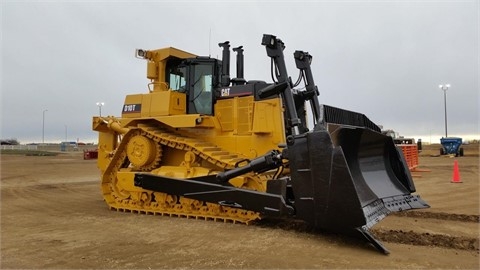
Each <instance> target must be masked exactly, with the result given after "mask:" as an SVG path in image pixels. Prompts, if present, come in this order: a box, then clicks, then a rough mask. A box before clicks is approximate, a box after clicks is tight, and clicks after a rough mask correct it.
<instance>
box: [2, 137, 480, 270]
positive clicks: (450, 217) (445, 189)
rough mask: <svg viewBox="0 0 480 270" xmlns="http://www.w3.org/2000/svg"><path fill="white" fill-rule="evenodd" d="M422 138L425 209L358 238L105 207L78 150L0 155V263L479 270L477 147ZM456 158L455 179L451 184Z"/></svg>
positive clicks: (419, 176) (92, 164)
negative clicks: (452, 148) (458, 150)
mask: <svg viewBox="0 0 480 270" xmlns="http://www.w3.org/2000/svg"><path fill="white" fill-rule="evenodd" d="M464 147H465V156H464V157H458V158H449V157H445V156H442V157H435V156H432V155H436V154H437V153H438V148H439V146H438V145H437V146H435V145H433V146H429V147H424V150H423V151H422V152H421V154H420V162H419V163H420V167H419V169H421V170H430V172H414V173H413V174H414V176H415V177H414V180H415V184H416V187H417V193H418V194H420V195H421V196H422V198H423V199H424V200H425V201H427V202H428V203H429V204H430V205H431V208H429V209H426V210H419V211H411V212H405V213H404V214H403V213H402V214H396V215H390V216H388V217H387V218H386V219H384V220H383V221H381V222H380V223H379V224H377V225H375V226H374V227H373V228H372V232H373V234H375V235H376V236H377V237H378V238H379V239H381V240H382V241H383V244H384V245H385V246H386V247H387V248H388V249H389V250H390V252H391V253H390V255H388V256H386V255H383V254H381V253H379V252H377V251H376V250H375V249H374V248H373V247H371V246H370V245H368V244H365V243H363V242H361V241H357V240H355V239H351V238H348V237H342V236H338V235H332V234H320V233H314V232H310V231H308V230H303V229H299V228H294V227H292V226H282V225H281V224H280V223H271V222H270V223H269V222H259V223H258V224H256V225H250V226H246V225H239V224H230V223H219V222H213V221H204V220H192V219H185V218H170V217H161V216H152V215H142V214H132V213H123V212H115V211H110V210H108V208H107V206H106V204H105V203H104V202H103V199H102V195H101V192H100V185H99V181H100V180H99V178H100V177H99V172H98V170H97V168H96V161H95V160H83V156H82V153H81V152H80V153H79V152H66V153H62V154H60V155H58V156H53V157H48V156H21V155H2V156H1V262H0V268H1V269H15V268H16V269H19V268H21V269H27V268H30V269H46V268H49V269H51V268H56V269H59V268H61V269H86V268H93V269H101V268H103V269H104V268H108V269H113V268H122V269H134V268H135V269H156V268H157V269H158V268H204V269H205V268H208V269H211V268H217V269H219V268H222V269H225V268H230V269H232V268H250V269H252V268H254V269H260V268H262V269H266V268H270V269H280V268H281V269H287V268H289V269H299V268H301V269H305V268H310V269H318V268H368V269H373V268H377V269H387V268H388V269H407V268H408V269H412V268H414V269H419V268H424V269H425V268H427V269H431V268H436V269H479V267H480V265H479V180H480V179H479V176H480V173H479V153H478V152H479V151H478V144H476V145H466V146H464ZM454 160H457V161H458V165H459V171H460V177H461V181H462V183H451V180H452V174H453V164H454Z"/></svg>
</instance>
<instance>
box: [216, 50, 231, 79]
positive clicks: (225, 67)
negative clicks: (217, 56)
mask: <svg viewBox="0 0 480 270" xmlns="http://www.w3.org/2000/svg"><path fill="white" fill-rule="evenodd" d="M218 46H219V47H222V48H223V51H222V78H221V84H222V86H229V85H230V41H225V42H223V43H218Z"/></svg>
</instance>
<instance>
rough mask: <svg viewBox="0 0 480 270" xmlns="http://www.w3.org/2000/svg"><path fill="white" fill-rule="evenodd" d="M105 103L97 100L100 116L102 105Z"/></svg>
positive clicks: (100, 114)
mask: <svg viewBox="0 0 480 270" xmlns="http://www.w3.org/2000/svg"><path fill="white" fill-rule="evenodd" d="M103 105H105V103H104V102H97V106H98V113H99V116H102V106H103Z"/></svg>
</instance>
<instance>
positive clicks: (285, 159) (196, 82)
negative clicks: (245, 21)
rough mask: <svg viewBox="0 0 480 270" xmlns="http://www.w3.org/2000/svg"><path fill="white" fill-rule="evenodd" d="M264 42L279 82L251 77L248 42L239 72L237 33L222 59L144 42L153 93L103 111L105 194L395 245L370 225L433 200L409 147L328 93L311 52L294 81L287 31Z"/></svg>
mask: <svg viewBox="0 0 480 270" xmlns="http://www.w3.org/2000/svg"><path fill="white" fill-rule="evenodd" d="M261 44H262V45H263V46H265V48H266V52H267V55H268V57H269V58H270V60H271V68H272V70H271V74H272V80H273V81H272V82H265V81H260V80H246V79H245V78H243V77H244V75H243V73H244V55H243V51H244V50H243V47H242V46H240V47H236V48H233V51H234V52H236V58H237V62H236V66H237V68H236V71H237V74H236V78H231V77H230V43H229V42H228V41H227V42H223V43H220V44H219V46H220V47H221V48H222V59H221V60H219V59H214V58H211V57H205V56H197V55H194V54H191V53H188V52H185V51H182V50H179V49H176V48H172V47H169V48H163V49H158V50H140V49H137V50H136V57H137V58H141V59H145V60H146V61H147V78H148V79H149V83H148V92H147V93H144V94H132V95H127V97H126V98H125V103H124V105H123V110H122V115H121V117H114V116H108V117H101V116H94V117H93V130H95V131H98V133H99V145H98V167H99V169H100V170H101V178H102V182H101V189H102V193H103V196H104V199H105V201H106V203H107V204H108V206H109V207H110V209H113V210H117V211H128V212H136V213H146V214H159V215H166V216H175V217H189V218H195V219H206V220H215V221H224V222H233V223H245V224H249V223H251V222H253V221H255V220H258V219H262V218H280V219H295V220H303V221H305V222H307V223H308V224H310V225H311V226H313V227H314V228H316V229H319V230H323V231H332V232H339V233H343V234H349V235H356V236H360V237H362V238H364V239H366V240H367V241H369V242H370V243H371V244H373V245H374V246H375V247H376V248H377V249H379V250H380V251H382V252H385V253H388V250H387V249H386V248H385V247H384V246H383V245H382V244H381V243H380V242H379V241H378V240H377V239H375V238H374V237H373V235H372V234H371V233H370V232H369V231H368V229H369V228H370V227H371V226H373V225H374V224H375V223H377V222H378V221H379V220H381V219H382V218H384V217H385V216H386V215H387V214H389V213H390V212H396V211H403V210H408V209H415V208H425V207H429V206H428V204H427V203H425V202H424V201H423V200H422V199H421V198H420V197H419V196H418V195H412V193H413V192H415V186H414V183H413V181H412V177H411V175H410V172H409V170H408V167H407V164H406V162H405V159H404V157H403V155H402V152H401V150H399V149H397V148H396V147H395V144H394V142H393V140H392V138H391V137H388V136H385V135H382V133H381V130H380V128H379V127H378V126H377V125H376V124H374V123H373V122H372V121H370V120H369V119H368V118H367V117H366V116H365V115H363V114H360V113H356V112H352V111H348V110H344V109H340V108H336V107H332V106H328V105H323V104H320V103H319V101H318V95H319V91H318V88H317V86H316V85H315V83H314V79H313V75H312V71H311V61H312V56H311V55H310V54H309V53H308V52H305V51H299V50H297V51H295V52H294V54H293V56H294V60H295V64H296V67H297V68H298V69H299V77H298V80H297V81H296V82H295V83H294V82H293V80H292V79H291V77H289V75H288V74H287V68H286V64H285V58H284V53H283V52H284V49H285V45H284V43H283V42H282V40H281V39H279V38H277V37H276V36H274V35H269V34H265V35H264V36H263V38H262V43H261ZM302 82H303V83H302ZM307 103H310V106H307ZM307 111H308V112H307ZM309 122H310V123H311V124H310V125H311V126H312V127H309ZM312 123H313V124H312Z"/></svg>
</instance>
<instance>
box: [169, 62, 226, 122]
mask: <svg viewBox="0 0 480 270" xmlns="http://www.w3.org/2000/svg"><path fill="white" fill-rule="evenodd" d="M218 62H219V61H218V60H217V59H212V58H204V57H197V58H191V59H185V60H181V59H171V60H170V61H168V62H167V68H166V72H167V74H166V79H167V83H168V85H169V86H170V90H172V91H178V92H181V93H185V94H186V95H187V100H188V103H187V113H188V114H203V115H213V105H214V94H213V93H214V87H215V86H216V85H217V84H218V82H217V81H216V80H217V78H218V71H217V70H218V66H219V63H218Z"/></svg>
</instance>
